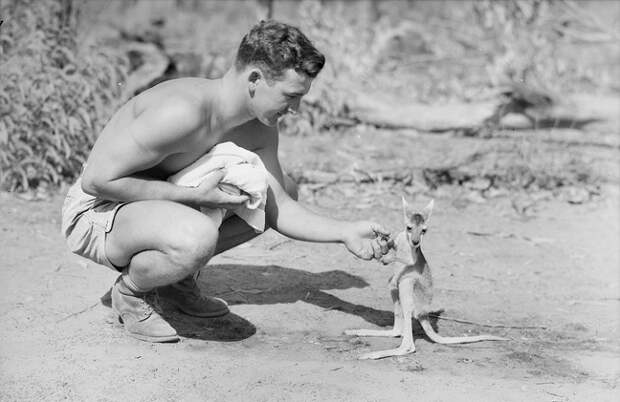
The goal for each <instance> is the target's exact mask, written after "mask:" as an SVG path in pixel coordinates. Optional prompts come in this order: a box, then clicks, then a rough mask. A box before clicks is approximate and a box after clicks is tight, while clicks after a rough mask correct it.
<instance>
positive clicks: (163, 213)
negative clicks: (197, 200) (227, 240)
mask: <svg viewBox="0 0 620 402" xmlns="http://www.w3.org/2000/svg"><path fill="white" fill-rule="evenodd" d="M217 238H218V228H217V226H216V225H215V223H214V222H213V221H212V220H211V219H210V218H209V217H208V216H206V215H204V214H202V213H201V212H200V211H197V210H195V209H193V208H191V207H188V206H185V205H183V204H180V203H176V202H172V201H165V200H152V201H136V202H131V203H128V204H126V205H123V206H122V207H121V208H120V209H119V210H118V211H117V212H116V216H115V218H114V224H113V226H112V229H111V230H110V232H109V233H108V234H107V236H106V245H105V249H106V255H107V258H108V259H109V260H110V262H112V263H113V264H114V265H116V266H119V267H124V266H127V265H128V264H129V261H130V260H131V258H132V257H133V256H134V255H135V254H137V253H139V252H142V251H146V250H158V251H161V252H163V253H174V252H180V251H182V250H190V251H191V250H193V249H196V248H197V247H206V248H214V247H215V244H216V243H217Z"/></svg>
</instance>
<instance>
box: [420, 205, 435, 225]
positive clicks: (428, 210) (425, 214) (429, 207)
mask: <svg viewBox="0 0 620 402" xmlns="http://www.w3.org/2000/svg"><path fill="white" fill-rule="evenodd" d="M434 206H435V200H430V202H429V203H428V204H427V205H426V206H425V207H424V209H423V210H422V217H424V222H427V221H428V219H429V218H430V217H431V214H432V213H433V207H434Z"/></svg>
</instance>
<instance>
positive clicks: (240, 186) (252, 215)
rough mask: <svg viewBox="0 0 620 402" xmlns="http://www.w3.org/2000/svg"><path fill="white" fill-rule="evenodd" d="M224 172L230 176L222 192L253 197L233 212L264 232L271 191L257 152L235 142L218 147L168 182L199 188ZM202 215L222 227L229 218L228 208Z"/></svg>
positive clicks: (209, 210)
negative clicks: (205, 181) (217, 174)
mask: <svg viewBox="0 0 620 402" xmlns="http://www.w3.org/2000/svg"><path fill="white" fill-rule="evenodd" d="M222 168H226V174H225V175H224V177H223V178H222V180H221V181H220V188H222V189H223V190H224V191H230V189H231V187H232V189H233V190H235V189H237V190H242V191H244V192H246V193H248V194H249V196H250V199H249V200H248V201H246V202H245V204H244V205H243V206H241V207H239V208H237V209H236V210H234V211H233V212H234V213H235V214H236V215H237V216H239V217H240V218H241V219H243V220H244V221H246V222H247V223H248V225H250V226H251V227H252V228H254V230H255V231H257V232H263V231H264V230H265V204H266V202H267V187H268V184H267V169H265V165H263V162H262V161H261V160H260V157H259V156H258V155H256V154H255V153H254V152H251V151H248V150H247V149H244V148H241V147H239V146H237V145H236V144H234V143H233V142H224V143H222V144H218V145H216V146H214V147H213V148H212V149H211V151H209V152H208V153H206V154H205V155H203V156H201V157H200V158H199V159H198V160H196V161H195V162H194V163H192V164H191V165H189V166H187V167H186V168H184V169H182V170H181V171H179V172H177V173H175V174H173V175H172V176H170V177H169V178H168V181H169V182H171V183H174V184H177V185H179V186H185V187H197V186H199V185H200V183H202V182H203V181H204V180H205V179H206V178H207V177H208V176H209V175H210V174H213V173H214V172H215V171H217V170H220V169H222ZM222 184H223V185H222ZM239 193H240V192H239ZM201 212H202V213H204V214H206V215H208V216H210V217H211V218H212V219H214V220H215V222H216V224H217V225H218V227H219V225H221V223H222V220H223V219H224V215H225V214H226V210H225V209H224V208H201Z"/></svg>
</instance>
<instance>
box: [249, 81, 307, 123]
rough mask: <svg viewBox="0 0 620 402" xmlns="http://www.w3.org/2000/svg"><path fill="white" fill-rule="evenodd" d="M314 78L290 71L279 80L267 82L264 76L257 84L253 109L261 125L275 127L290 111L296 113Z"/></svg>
mask: <svg viewBox="0 0 620 402" xmlns="http://www.w3.org/2000/svg"><path fill="white" fill-rule="evenodd" d="M311 84H312V78H310V77H308V76H307V75H306V74H303V73H301V74H300V73H298V72H296V71H295V70H293V69H288V70H286V71H285V72H284V74H283V76H282V77H281V78H279V79H274V80H273V81H272V82H267V80H266V79H265V77H264V76H262V75H261V77H260V79H258V80H257V81H256V82H255V89H254V96H253V97H251V98H250V103H251V109H252V111H253V112H254V115H255V116H256V118H257V119H258V120H260V122H261V123H263V124H265V125H267V126H270V127H273V126H275V125H276V124H277V123H278V119H279V118H280V117H282V116H283V115H285V114H286V113H288V112H289V111H294V112H296V111H297V109H298V108H299V103H300V102H301V98H302V96H304V95H305V94H307V93H308V91H309V90H310V85H311Z"/></svg>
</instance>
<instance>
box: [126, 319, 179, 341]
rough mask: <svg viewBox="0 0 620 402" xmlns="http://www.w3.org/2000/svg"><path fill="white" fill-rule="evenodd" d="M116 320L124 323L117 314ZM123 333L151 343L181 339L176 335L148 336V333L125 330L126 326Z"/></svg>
mask: <svg viewBox="0 0 620 402" xmlns="http://www.w3.org/2000/svg"><path fill="white" fill-rule="evenodd" d="M118 322H120V323H121V324H123V325H124V322H123V319H122V318H121V316H118ZM125 333H126V334H127V335H129V336H130V337H132V338H135V339H138V340H140V341H144V342H151V343H173V342H178V341H180V340H181V338H179V336H178V335H166V336H150V335H143V334H136V333H134V332H130V331H128V330H127V328H125Z"/></svg>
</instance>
